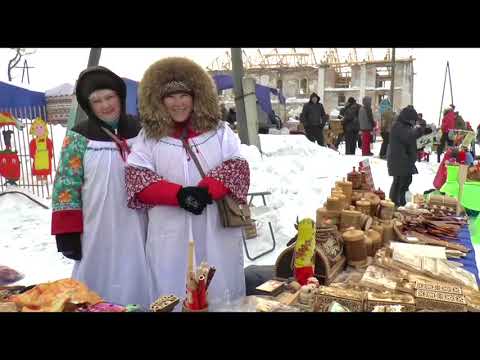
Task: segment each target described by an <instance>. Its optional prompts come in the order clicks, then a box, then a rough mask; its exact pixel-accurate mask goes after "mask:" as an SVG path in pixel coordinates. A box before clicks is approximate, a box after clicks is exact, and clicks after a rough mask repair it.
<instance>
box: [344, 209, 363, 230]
mask: <svg viewBox="0 0 480 360" xmlns="http://www.w3.org/2000/svg"><path fill="white" fill-rule="evenodd" d="M361 215H362V213H361V212H360V211H356V210H353V211H352V210H343V211H342V214H341V215H340V230H341V231H342V230H346V229H348V228H350V227H353V228H355V229H358V230H360V227H361V224H360V218H361Z"/></svg>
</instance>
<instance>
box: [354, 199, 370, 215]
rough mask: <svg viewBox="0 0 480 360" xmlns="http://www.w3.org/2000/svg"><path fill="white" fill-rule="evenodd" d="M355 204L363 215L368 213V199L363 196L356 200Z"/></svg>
mask: <svg viewBox="0 0 480 360" xmlns="http://www.w3.org/2000/svg"><path fill="white" fill-rule="evenodd" d="M355 205H356V206H357V210H358V211H360V212H361V213H363V214H365V215H370V201H367V200H365V199H364V198H363V199H361V200H358V201H357V203H356V204H355Z"/></svg>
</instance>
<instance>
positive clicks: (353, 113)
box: [340, 97, 360, 155]
mask: <svg viewBox="0 0 480 360" xmlns="http://www.w3.org/2000/svg"><path fill="white" fill-rule="evenodd" d="M359 109H360V106H359V105H358V104H357V102H356V101H355V99H354V98H353V97H350V98H348V101H347V105H345V107H344V108H343V109H342V110H340V116H341V117H343V133H344V137H345V155H355V150H356V145H357V141H358V131H359V130H360V124H359V122H358V111H359Z"/></svg>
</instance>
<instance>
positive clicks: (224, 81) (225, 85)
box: [213, 75, 285, 114]
mask: <svg viewBox="0 0 480 360" xmlns="http://www.w3.org/2000/svg"><path fill="white" fill-rule="evenodd" d="M213 80H215V84H216V85H217V89H218V90H226V89H232V88H233V78H232V77H231V76H230V75H214V76H213ZM270 94H273V95H276V96H278V101H279V102H280V104H284V105H285V97H284V96H283V95H282V94H281V93H280V92H279V91H278V90H277V89H275V88H271V87H268V86H264V85H259V84H256V85H255V95H256V96H257V100H258V102H259V103H260V107H261V108H262V110H263V111H265V112H266V113H267V114H270V113H271V112H272V102H271V101H270Z"/></svg>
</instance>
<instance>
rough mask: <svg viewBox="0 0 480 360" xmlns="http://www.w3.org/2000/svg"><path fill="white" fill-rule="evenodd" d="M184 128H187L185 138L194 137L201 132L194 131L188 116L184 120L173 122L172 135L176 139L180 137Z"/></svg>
mask: <svg viewBox="0 0 480 360" xmlns="http://www.w3.org/2000/svg"><path fill="white" fill-rule="evenodd" d="M185 128H187V136H186V138H187V139H190V138H192V137H195V136H198V135H200V134H201V132H198V131H195V130H193V129H192V128H191V121H190V118H188V119H187V120H186V121H184V122H181V123H178V122H176V123H175V125H174V128H173V132H172V137H174V138H176V139H180V138H181V137H182V135H183V131H184V129H185Z"/></svg>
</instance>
